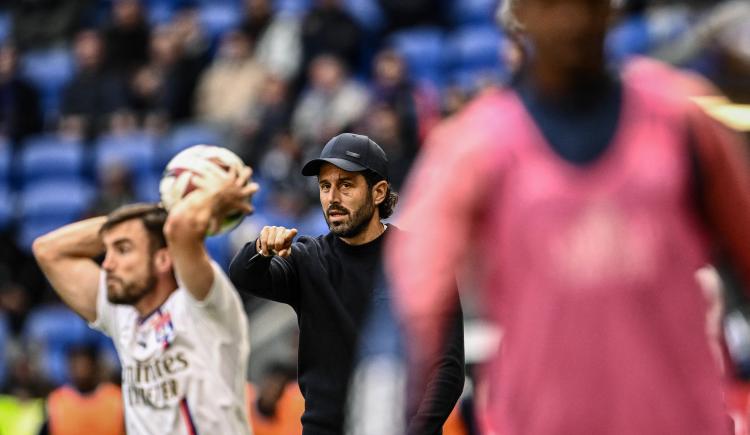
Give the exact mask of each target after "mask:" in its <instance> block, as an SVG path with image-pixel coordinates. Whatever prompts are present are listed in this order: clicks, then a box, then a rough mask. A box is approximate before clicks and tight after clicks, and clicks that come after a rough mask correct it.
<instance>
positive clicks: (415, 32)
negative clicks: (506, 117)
mask: <svg viewBox="0 0 750 435" xmlns="http://www.w3.org/2000/svg"><path fill="white" fill-rule="evenodd" d="M496 5H497V1H496V0H244V1H242V0H216V1H208V0H205V1H201V0H100V1H99V0H19V1H15V2H8V3H6V6H0V203H3V205H0V393H2V394H6V395H8V397H20V398H40V397H45V396H46V395H47V394H48V393H49V392H50V391H51V390H52V389H53V388H55V387H57V386H59V385H61V384H64V383H65V382H68V381H70V377H69V375H68V371H67V351H68V349H70V348H72V347H71V346H73V345H74V344H75V345H80V344H84V345H92V344H93V345H96V346H97V347H100V348H102V349H104V350H105V352H104V355H109V356H108V357H107V358H104V359H105V360H107V361H108V362H109V363H110V364H109V365H110V367H109V368H110V371H112V369H113V368H116V358H114V356H113V355H112V354H111V350H110V351H107V349H111V348H109V347H108V345H107V343H106V340H105V339H102V338H101V337H99V336H98V335H97V334H96V333H93V332H91V331H88V330H86V328H85V325H83V329H76V328H72V327H71V325H73V324H75V325H79V324H80V319H78V320H76V319H74V318H71V317H69V315H68V313H66V312H65V310H64V309H62V308H60V307H59V305H58V304H59V301H57V300H56V299H55V297H54V296H53V294H52V292H51V291H50V290H49V288H48V286H47V284H46V282H45V281H44V280H43V278H42V277H41V275H40V274H39V271H38V269H37V268H36V266H35V264H34V263H33V261H32V260H31V258H30V256H29V250H28V248H29V246H30V240H32V239H33V237H34V236H35V235H38V233H39V232H41V231H43V230H45V229H51V228H49V226H50V225H51V224H49V222H50V221H49V219H50V216H49V214H50V213H52V212H53V211H60V209H62V208H65V206H66V205H67V204H69V203H70V202H71V201H72V198H74V197H76V196H75V195H74V193H75V192H74V190H75V189H74V188H73V187H66V188H65V189H66V190H58V191H56V192H57V193H55V194H54V195H55V196H57V198H56V199H57V201H58V202H57V203H55V202H54V201H53V202H50V203H44V204H42V205H41V206H40V207H42V211H41V214H42V218H43V220H44V219H46V220H44V222H46V224H45V225H47V226H46V227H45V225H38V226H30V225H31V224H30V222H35V221H34V219H32V217H33V216H34V215H33V213H32V211H29V210H32V209H34V207H33V204H37V202H35V201H34V200H33V198H32V199H29V198H28V196H29V195H30V194H29V193H28V192H36V190H34V189H35V188H37V187H39V186H41V185H42V184H44V183H45V182H47V184H50V183H49V182H50V180H52V182H53V183H56V184H57V185H58V187H59V185H60V183H57V178H54V177H55V176H58V175H59V173H57V172H55V171H63V170H64V168H65V167H66V163H64V162H66V161H67V160H66V159H67V157H65V156H62V157H55V158H54V159H52V158H50V159H52V162H51V163H50V165H51V167H52V169H50V170H49V171H48V172H54V173H53V174H52V178H46V179H45V180H42V181H39V179H38V178H35V177H37V175H34V174H32V172H33V171H32V170H31V169H28V167H29V166H30V165H31V163H30V162H31V161H34V159H33V158H32V157H30V156H29V155H27V154H31V152H32V149H33V148H34V147H35V146H42V145H38V144H39V143H40V142H43V143H44V144H47V145H50V144H51V146H52V147H53V148H54V149H68V148H70V149H72V150H74V151H71V152H72V153H75V152H78V153H79V159H78V160H76V161H77V162H78V164H77V166H75V169H74V170H73V174H71V173H66V174H63V175H61V176H63V177H64V178H65V183H69V181H70V180H69V179H70V178H71V177H72V178H75V179H76V183H72V184H65V183H63V185H65V186H83V187H81V189H82V191H83V192H84V193H85V194H83V195H82V198H84V199H83V200H82V202H81V204H82V205H81V206H80V207H78V208H77V209H75V210H74V212H72V213H70V214H66V215H64V216H62V217H61V218H60V219H58V220H55V221H53V223H54V224H63V223H65V222H69V221H71V220H73V219H75V218H79V217H83V216H86V215H94V214H101V213H106V212H108V211H110V210H112V209H113V208H115V207H117V206H118V205H121V204H124V203H128V202H132V201H137V200H151V201H153V200H158V178H159V174H160V171H161V170H162V168H163V165H164V163H165V162H166V161H167V160H168V159H169V157H171V155H173V154H174V153H175V152H176V151H179V149H181V148H184V147H185V146H188V145H191V144H195V143H199V142H206V141H210V142H212V143H215V144H217V145H221V146H225V147H228V148H229V149H232V150H233V151H235V152H236V153H237V154H238V155H240V156H241V157H242V158H243V159H244V160H245V162H246V163H248V164H250V165H251V166H252V167H253V168H254V170H255V174H254V177H255V178H256V179H257V180H258V181H259V182H260V183H261V186H262V192H261V193H260V194H259V195H258V197H257V202H256V209H257V213H256V215H255V216H252V217H250V218H248V219H247V220H246V222H245V223H244V224H243V226H242V227H241V228H240V229H238V230H237V231H236V232H235V234H234V235H229V236H225V237H224V238H223V239H221V240H220V241H215V242H212V243H213V244H212V245H211V249H212V252H213V253H215V254H216V256H217V259H218V260H219V261H221V262H223V263H224V264H226V263H227V262H228V260H229V258H231V255H232V251H233V249H234V248H235V247H236V246H237V244H238V243H241V242H244V241H246V240H248V239H249V238H251V237H254V231H257V230H258V229H259V228H260V226H262V225H264V224H266V223H273V224H276V225H284V226H287V227H297V228H299V229H300V231H301V233H307V234H310V233H312V234H315V233H323V232H326V231H327V229H326V227H325V225H324V222H323V219H322V216H321V214H320V212H319V209H318V207H319V206H318V204H317V190H316V185H315V184H314V183H310V180H307V179H305V178H303V177H301V176H300V168H301V164H302V163H304V162H305V161H306V160H307V159H308V158H310V157H311V156H313V155H317V154H318V152H319V151H320V149H321V147H322V146H323V145H324V144H325V142H326V141H327V140H328V139H329V138H331V137H333V136H334V135H336V134H338V133H340V132H342V131H353V132H358V133H363V134H367V135H369V136H370V137H372V138H373V139H374V140H375V141H376V142H377V143H379V144H380V145H381V146H382V147H383V148H384V149H385V151H386V152H387V153H388V155H389V158H390V164H391V168H390V170H391V174H392V178H393V181H394V184H395V186H396V189H398V188H399V187H400V186H401V185H402V183H403V181H404V179H405V178H406V176H407V174H408V171H409V168H410V165H411V162H412V161H413V159H414V158H415V157H416V155H417V154H418V152H419V147H420V144H421V143H422V140H423V139H424V138H425V136H426V135H427V134H428V133H429V131H430V130H431V128H432V126H434V125H435V123H436V122H437V121H439V120H440V119H441V118H444V117H446V116H449V115H451V114H453V113H455V112H456V111H458V110H460V108H461V107H462V106H463V105H464V104H465V103H466V102H467V101H468V100H469V99H470V97H471V96H472V95H473V94H475V93H476V92H480V91H481V90H482V89H483V88H485V87H487V86H492V85H496V84H502V83H504V82H507V81H508V80H509V78H510V77H511V74H512V71H513V69H514V68H516V67H517V65H518V59H519V56H518V51H517V46H516V45H515V43H514V42H513V41H511V38H509V37H508V36H507V35H504V34H503V33H502V31H500V30H498V29H497V27H496V25H495V22H494V17H493V14H494V9H495V7H496ZM748 9H750V7H748V6H747V5H746V3H745V2H743V1H723V2H714V1H706V2H701V1H691V2H668V1H653V2H648V1H645V0H640V1H638V0H636V1H626V2H625V7H624V8H623V9H622V12H621V14H620V16H619V18H618V21H617V23H616V24H615V26H614V27H613V30H612V33H611V35H610V38H609V43H608V51H609V54H610V56H611V58H612V60H613V61H614V62H617V61H622V60H623V59H625V58H627V57H628V56H630V55H633V54H646V55H654V56H657V57H660V58H662V59H666V60H668V61H671V62H673V63H676V64H679V65H682V66H686V67H690V68H693V69H695V70H697V71H698V72H701V73H703V74H705V75H706V76H708V77H709V78H710V79H712V80H713V81H714V82H715V83H717V84H718V85H719V87H720V88H721V89H722V90H723V91H725V92H726V93H727V94H729V96H730V97H732V98H733V99H735V100H736V101H738V102H744V103H750V24H748V23H750V11H748ZM73 145H75V146H73ZM456 146H460V144H456ZM108 147H109V148H108ZM112 147H122V150H121V152H119V153H118V152H117V150H115V151H114V152H113V155H115V156H119V158H105V157H103V156H104V155H105V151H104V150H105V149H106V150H109V149H110V148H112ZM75 150H77V151H75ZM107 155H108V154H107ZM66 156H67V154H66ZM27 169H28V170H27ZM44 176H45V177H48V176H49V174H48V173H46V172H45V175H44ZM76 189H77V188H76ZM61 192H62V193H61ZM60 197H62V198H60ZM60 201H63V202H60ZM66 201H67V202H66ZM30 203H33V204H32V205H29V204H30ZM8 204H10V205H8ZM45 204H47V205H46V207H47V208H46V209H45V208H44V207H45ZM55 204H57V205H55ZM71 328H72V329H71ZM61 330H62V331H64V332H61ZM71 331H72V332H71ZM114 372H115V373H116V370H114ZM29 403H32V402H29ZM34 403H35V402H34ZM3 406H4V405H0V426H2V418H3V415H4V414H3V410H2V408H3ZM14 406H15V405H14ZM34 406H36V405H34ZM0 432H2V430H0Z"/></svg>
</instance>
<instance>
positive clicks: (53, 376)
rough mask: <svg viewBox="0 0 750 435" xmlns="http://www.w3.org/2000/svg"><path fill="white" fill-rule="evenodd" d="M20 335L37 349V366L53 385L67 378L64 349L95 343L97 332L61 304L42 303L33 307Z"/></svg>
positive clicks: (99, 340)
mask: <svg viewBox="0 0 750 435" xmlns="http://www.w3.org/2000/svg"><path fill="white" fill-rule="evenodd" d="M23 334H24V338H25V340H27V342H28V343H30V344H31V345H32V346H36V348H37V349H38V350H39V352H40V356H41V358H40V359H39V361H41V365H42V366H41V369H42V371H43V373H44V374H45V376H47V377H48V378H49V380H50V381H52V382H53V383H54V384H55V385H61V384H63V383H65V382H67V381H68V380H69V379H68V363H67V352H68V350H69V349H70V348H71V346H81V345H86V346H97V345H98V344H99V343H100V342H101V340H102V339H101V335H102V334H100V333H99V332H96V331H94V330H93V329H91V328H89V327H88V325H87V324H86V321H85V320H83V319H82V318H81V317H79V316H78V315H77V314H76V313H74V312H73V311H71V310H70V309H68V308H67V307H65V306H63V305H49V306H42V307H39V308H37V309H35V310H33V311H32V312H31V313H30V314H29V317H28V319H27V320H26V326H25V329H24V333H23Z"/></svg>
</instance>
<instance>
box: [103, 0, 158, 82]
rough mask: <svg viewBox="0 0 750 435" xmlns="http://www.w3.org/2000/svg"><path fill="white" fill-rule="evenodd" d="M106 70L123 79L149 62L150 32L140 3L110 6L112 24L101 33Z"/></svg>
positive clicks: (127, 0)
mask: <svg viewBox="0 0 750 435" xmlns="http://www.w3.org/2000/svg"><path fill="white" fill-rule="evenodd" d="M103 34H104V41H105V43H106V47H107V50H106V66H107V68H108V69H109V70H111V71H114V72H116V73H120V74H123V75H125V76H126V77H128V76H130V74H131V73H132V72H133V71H134V70H135V69H136V68H137V67H139V66H141V65H143V64H145V63H146V61H147V60H148V43H149V40H150V38H151V29H150V27H149V25H148V22H147V21H146V18H145V16H144V11H143V7H142V6H141V1H140V0H115V1H114V2H112V17H111V23H109V24H108V25H107V27H106V28H105V29H104V31H103Z"/></svg>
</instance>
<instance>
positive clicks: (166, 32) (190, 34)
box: [131, 9, 209, 122]
mask: <svg viewBox="0 0 750 435" xmlns="http://www.w3.org/2000/svg"><path fill="white" fill-rule="evenodd" d="M208 49H209V44H208V41H207V40H206V37H205V35H204V34H203V32H202V31H201V29H200V25H199V23H198V18H197V13H196V11H195V10H193V9H184V10H181V11H178V12H177V13H176V16H175V19H174V21H173V22H172V23H169V24H163V25H161V26H158V27H156V28H155V29H154V30H153V32H152V34H151V42H150V57H149V62H148V64H146V65H144V66H143V67H141V68H139V69H138V70H137V71H136V73H135V75H134V76H133V79H132V81H131V107H132V108H133V109H134V110H135V111H136V112H137V113H138V114H139V115H141V116H142V117H143V118H149V117H150V116H156V117H159V118H160V122H161V119H164V120H166V121H168V122H179V121H184V120H187V119H189V118H190V117H192V114H193V106H194V104H193V102H194V94H195V88H196V86H197V83H198V79H199V77H200V75H201V73H202V71H203V69H204V68H205V66H206V64H207V62H208Z"/></svg>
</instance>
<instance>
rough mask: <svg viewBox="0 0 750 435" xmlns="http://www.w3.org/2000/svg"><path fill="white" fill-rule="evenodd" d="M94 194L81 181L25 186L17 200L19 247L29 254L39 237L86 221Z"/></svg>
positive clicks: (54, 181)
mask: <svg viewBox="0 0 750 435" xmlns="http://www.w3.org/2000/svg"><path fill="white" fill-rule="evenodd" d="M94 192H95V191H94V189H93V188H92V187H91V186H90V185H89V184H88V183H87V182H85V181H84V180H82V179H78V180H75V179H60V180H44V181H39V182H35V183H32V184H29V185H26V186H24V188H23V190H22V191H21V192H20V194H19V198H18V205H19V207H18V209H19V210H18V212H19V215H18V222H17V223H18V234H17V239H16V242H17V243H18V245H19V247H21V248H22V249H25V250H26V251H30V250H31V244H32V242H33V241H34V239H35V238H36V237H38V236H41V235H42V234H44V233H46V232H49V231H52V230H54V229H56V228H59V227H61V226H62V225H65V224H68V223H70V222H73V221H75V220H77V219H80V218H81V217H83V214H84V213H85V212H86V211H87V209H88V207H89V206H90V204H91V201H92V199H93V198H94Z"/></svg>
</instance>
